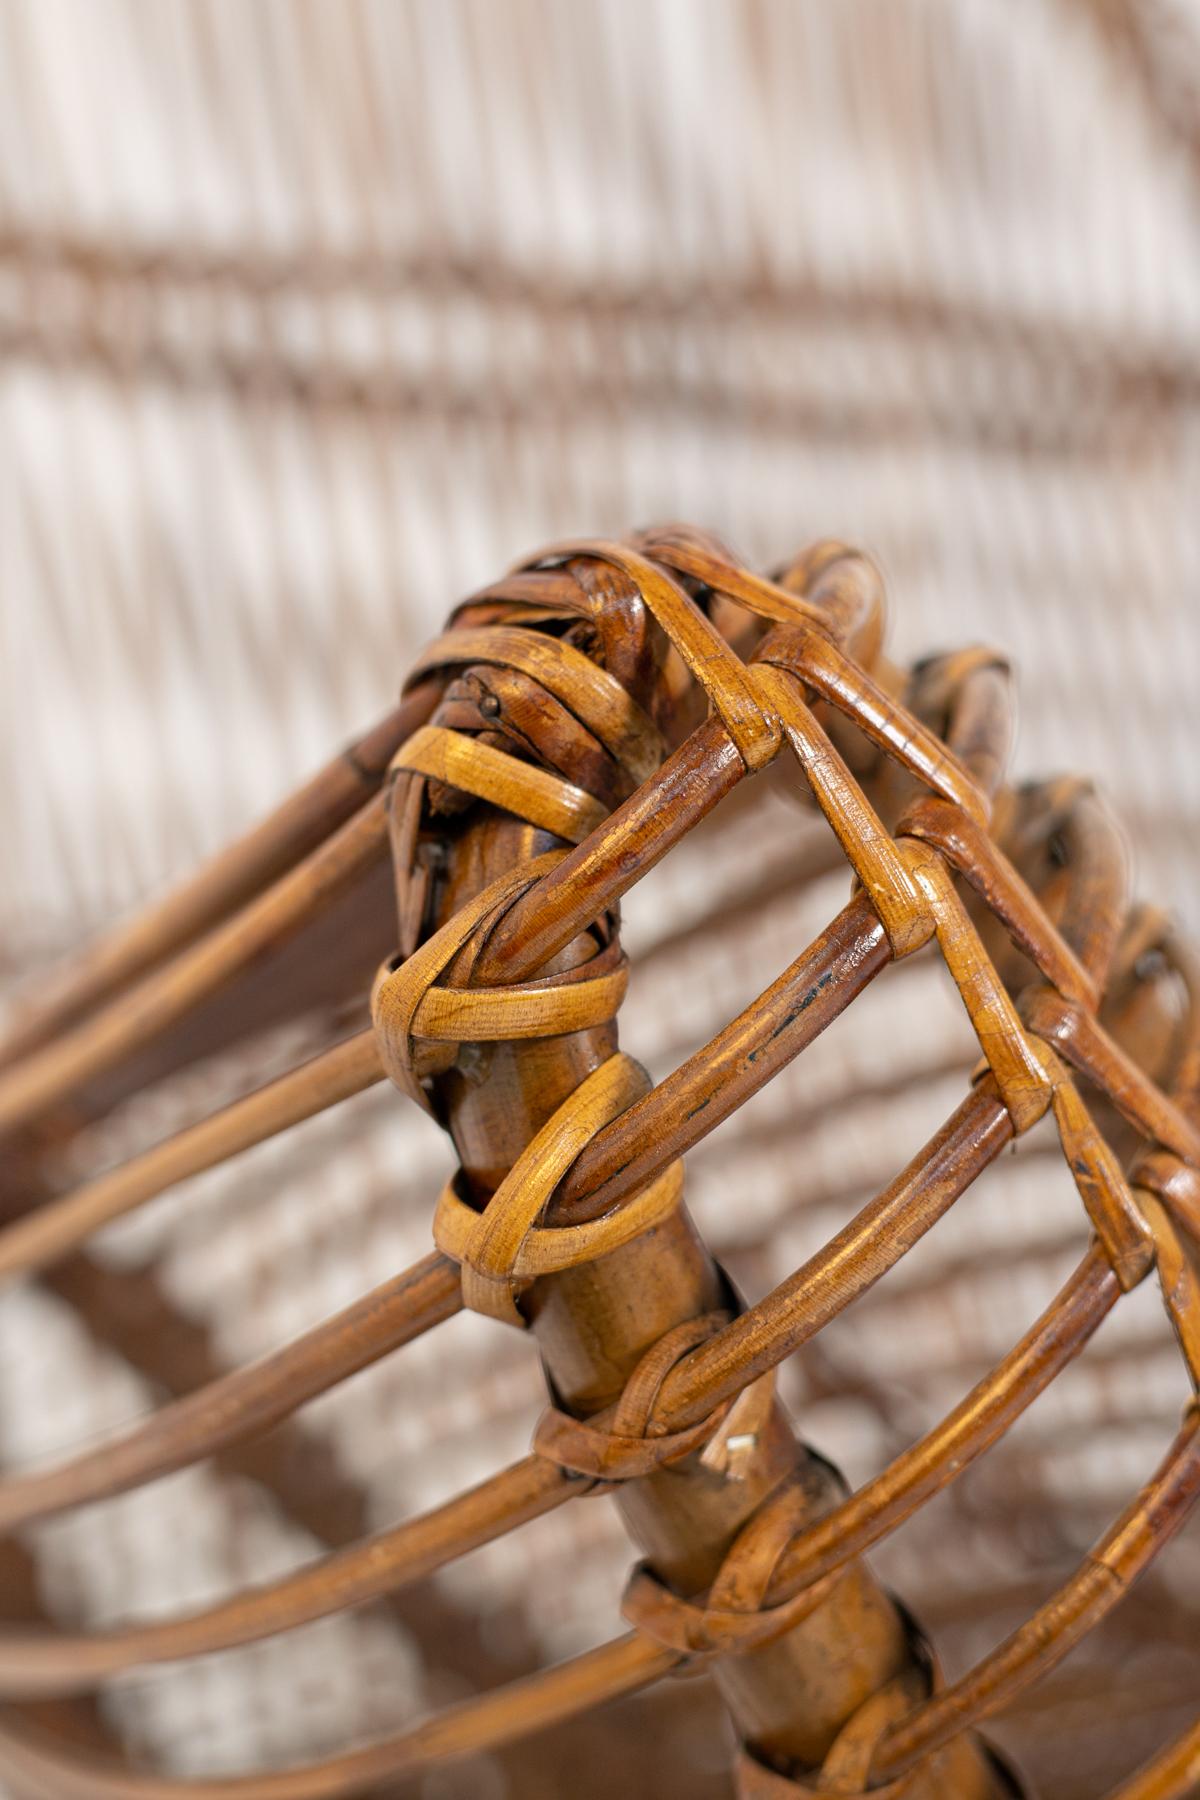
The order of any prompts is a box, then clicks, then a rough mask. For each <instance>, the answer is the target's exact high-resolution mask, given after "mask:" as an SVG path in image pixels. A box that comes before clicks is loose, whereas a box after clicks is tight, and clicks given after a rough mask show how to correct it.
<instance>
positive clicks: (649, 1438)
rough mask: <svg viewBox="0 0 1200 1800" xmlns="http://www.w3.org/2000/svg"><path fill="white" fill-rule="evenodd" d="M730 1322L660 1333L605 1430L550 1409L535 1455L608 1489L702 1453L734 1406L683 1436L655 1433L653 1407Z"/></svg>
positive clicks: (722, 1319)
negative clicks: (668, 1383)
mask: <svg viewBox="0 0 1200 1800" xmlns="http://www.w3.org/2000/svg"><path fill="white" fill-rule="evenodd" d="M549 1235H551V1236H553V1235H554V1234H553V1233H550V1234H549ZM728 1322H729V1315H728V1313H724V1312H714V1313H704V1314H702V1315H701V1316H700V1317H699V1318H697V1319H686V1320H685V1321H684V1322H683V1324H682V1325H677V1326H675V1328H674V1329H673V1330H671V1331H668V1332H666V1333H664V1335H663V1336H662V1337H660V1338H659V1340H658V1342H657V1343H656V1344H652V1345H651V1347H650V1349H649V1350H647V1351H646V1354H645V1355H644V1356H643V1357H642V1359H641V1361H640V1362H639V1363H638V1364H637V1367H636V1368H635V1369H634V1370H633V1373H632V1374H631V1375H630V1377H629V1379H628V1380H627V1381H626V1383H625V1387H624V1389H623V1391H622V1394H621V1398H620V1399H619V1400H618V1402H617V1404H616V1407H615V1409H614V1411H613V1414H612V1419H611V1424H610V1425H609V1427H608V1428H607V1429H605V1428H604V1427H603V1426H601V1425H597V1424H592V1423H589V1422H588V1421H587V1420H585V1419H575V1418H572V1417H571V1415H570V1414H569V1413H565V1412H563V1411H561V1410H560V1409H559V1408H558V1407H548V1408H547V1410H546V1411H545V1412H544V1413H543V1414H542V1416H541V1418H540V1419H539V1420H538V1424H537V1429H536V1430H535V1432H534V1436H533V1448H534V1450H535V1451H536V1453H537V1454H538V1455H539V1456H544V1457H545V1458H546V1459H547V1460H548V1461H549V1462H554V1463H557V1464H558V1465H559V1467H560V1468H563V1469H567V1470H569V1471H571V1472H572V1473H573V1474H577V1475H590V1476H592V1478H593V1479H594V1480H596V1481H599V1482H604V1483H606V1484H607V1483H610V1482H619V1481H630V1480H634V1479H636V1478H637V1477H638V1476H641V1475H651V1474H653V1472H654V1470H655V1469H658V1468H661V1467H662V1466H663V1465H664V1464H665V1463H671V1462H675V1461H677V1460H678V1459H679V1458H680V1457H681V1456H686V1455H687V1454H688V1453H689V1451H693V1450H699V1449H702V1448H703V1446H704V1445H705V1444H707V1443H708V1442H709V1441H710V1440H711V1439H712V1438H713V1436H714V1435H715V1434H716V1432H717V1431H718V1430H719V1429H720V1427H721V1425H722V1424H723V1423H724V1421H725V1419H726V1418H727V1417H728V1415H729V1413H730V1411H731V1410H732V1407H733V1405H734V1404H735V1403H734V1402H733V1401H727V1402H725V1403H724V1404H723V1405H721V1406H718V1407H717V1408H715V1410H714V1411H713V1412H711V1413H709V1414H708V1415H707V1416H706V1417H705V1418H703V1419H700V1420H698V1421H697V1423H696V1424H695V1425H690V1426H688V1427H687V1428H686V1429H685V1430H682V1431H664V1430H662V1429H661V1428H656V1427H655V1426H654V1425H653V1423H652V1422H651V1421H652V1414H653V1411H654V1403H655V1401H656V1400H657V1398H658V1393H659V1389H660V1388H661V1387H662V1384H663V1382H664V1381H665V1380H666V1378H667V1376H668V1375H669V1374H670V1372H671V1370H672V1369H673V1368H674V1367H675V1365H676V1364H677V1363H678V1362H679V1361H680V1360H681V1359H682V1358H683V1357H684V1356H686V1355H687V1353H688V1351H689V1350H694V1349H695V1348H696V1346H697V1345H698V1344H702V1343H704V1342H705V1341H706V1340H707V1339H708V1338H710V1337H712V1336H713V1335H714V1333H716V1332H718V1331H719V1330H720V1329H721V1328H722V1326H724V1325H726V1324H728Z"/></svg>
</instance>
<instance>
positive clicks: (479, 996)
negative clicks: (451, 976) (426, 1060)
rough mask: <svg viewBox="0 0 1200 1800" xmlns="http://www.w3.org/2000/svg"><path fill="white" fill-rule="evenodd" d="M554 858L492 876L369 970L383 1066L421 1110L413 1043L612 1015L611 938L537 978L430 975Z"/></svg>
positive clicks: (474, 1038) (529, 1033)
mask: <svg viewBox="0 0 1200 1800" xmlns="http://www.w3.org/2000/svg"><path fill="white" fill-rule="evenodd" d="M562 857H563V852H562V851H561V850H550V851H547V852H546V854H545V855H544V856H539V857H536V858H535V859H534V860H533V861H532V862H530V863H526V864H525V865H524V866H523V867H521V868H518V869H513V870H511V871H510V872H509V873H508V874H507V875H503V876H501V877H500V879H499V880H498V881H494V882H492V883H491V884H490V885H489V886H488V887H486V888H485V889H484V890H483V892H482V893H480V894H477V895H476V896H475V898H474V899H473V900H470V901H468V902H467V904H466V905H465V906H463V907H461V908H460V909H459V911H458V912H456V913H455V914H454V917H453V918H452V919H450V920H448V921H447V923H446V924H445V925H443V926H442V928H441V930H440V931H436V932H435V933H434V934H433V936H432V937H431V938H429V939H428V940H427V941H426V942H425V943H424V944H422V945H421V947H420V949H418V950H415V951H414V952H413V954H412V955H411V956H409V957H407V958H405V960H404V961H403V962H401V963H399V964H398V965H397V966H395V967H393V966H391V965H390V964H385V965H384V967H383V968H382V969H381V970H380V971H379V974H378V975H377V976H376V978H375V986H374V989H373V992H372V995H371V1016H372V1018H373V1020H374V1024H375V1033H376V1039H377V1041H378V1044H379V1050H380V1055H381V1057H382V1059H383V1062H384V1066H385V1067H386V1069H387V1072H388V1074H389V1076H390V1077H391V1079H392V1080H393V1081H394V1082H395V1084H396V1086H397V1087H399V1088H401V1089H403V1091H404V1092H405V1093H407V1094H410V1095H411V1096H412V1098H413V1099H414V1100H416V1101H417V1102H418V1104H419V1105H421V1106H423V1107H424V1108H425V1109H426V1111H429V1110H430V1107H429V1098H428V1096H427V1094H426V1092H425V1089H424V1086H423V1085H422V1081H421V1071H420V1067H419V1064H418V1062H417V1043H418V1040H421V1039H425V1040H427V1041H430V1042H435V1043H437V1042H440V1043H452V1044H457V1043H489V1042H498V1041H506V1040H511V1039H520V1038H536V1037H559V1036H561V1035H562V1034H563V1033H565V1032H569V1031H583V1030H586V1029H588V1028H589V1027H591V1026H594V1025H605V1024H607V1023H608V1021H609V1020H610V1019H612V1018H614V1017H615V1016H616V1012H617V1009H618V1007H619V1006H620V1004H621V1001H622V999H623V998H624V994H625V989H626V987H627V985H628V980H629V973H628V968H627V965H626V962H625V958H624V955H623V953H622V952H621V951H620V949H619V947H617V946H615V945H613V946H610V947H609V949H608V950H606V951H602V952H601V953H600V954H599V955H598V956H597V957H595V958H593V960H592V961H591V962H588V963H583V964H581V965H579V966H578V967H577V968H575V969H569V970H566V971H564V972H563V973H561V974H558V975H550V976H544V977H542V978H541V979H540V980H536V981H525V982H518V983H513V984H510V985H508V986H505V987H498V988H497V987H493V988H461V987H458V988H455V987H442V986H440V985H438V977H439V976H440V975H441V974H442V973H443V972H444V971H445V969H446V968H447V967H448V966H449V964H450V963H451V962H453V960H454V959H455V957H457V956H458V955H459V954H460V953H461V952H462V951H464V950H465V949H466V948H467V946H468V944H469V943H470V941H471V940H472V939H474V938H476V937H477V936H484V935H486V933H487V932H488V931H489V930H490V929H491V928H492V926H493V925H494V924H495V922H496V920H497V919H498V918H499V917H500V916H501V914H502V913H503V912H504V911H505V910H506V909H507V908H508V907H509V906H511V905H512V904H513V902H514V901H515V900H517V899H518V898H519V897H520V895H522V894H523V893H526V892H527V891H528V890H529V888H531V887H532V886H533V885H534V884H535V883H536V882H537V881H538V880H539V879H540V878H541V876H542V875H544V874H545V873H546V871H547V870H548V869H552V868H554V866H555V865H556V864H557V863H559V862H560V861H561V860H562Z"/></svg>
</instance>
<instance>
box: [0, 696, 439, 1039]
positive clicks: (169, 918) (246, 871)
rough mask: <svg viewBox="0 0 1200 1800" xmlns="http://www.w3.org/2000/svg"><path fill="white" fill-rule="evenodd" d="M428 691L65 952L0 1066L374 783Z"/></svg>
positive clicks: (276, 866)
mask: <svg viewBox="0 0 1200 1800" xmlns="http://www.w3.org/2000/svg"><path fill="white" fill-rule="evenodd" d="M437 697H438V688H437V684H436V683H433V682H426V683H425V684H424V685H423V686H422V687H421V688H420V689H417V688H415V687H414V688H413V689H412V690H411V691H410V692H409V693H408V694H406V696H405V698H404V699H403V701H402V702H401V703H400V705H399V706H396V707H394V708H393V709H392V710H391V711H390V712H389V713H387V714H386V715H385V716H384V717H383V718H382V719H380V720H379V722H378V724H376V725H374V726H372V727H371V728H370V730H368V731H365V732H364V733H363V734H362V736H361V737H359V738H357V739H356V740H355V741H354V743H352V744H350V745H349V746H348V747H347V748H346V749H345V750H343V751H342V752H341V753H340V754H339V755H338V756H335V757H333V758H332V759H331V760H330V761H329V762H327V763H326V764H325V766H324V767H323V768H321V769H319V770H318V771H317V773H316V774H315V775H313V776H312V777H311V778H310V779H309V780H308V781H307V782H305V784H304V785H303V787H300V788H298V789H297V790H296V792H295V793H293V794H290V795H288V797H287V798H286V799H285V800H283V801H282V802H281V804H280V805H279V806H277V807H276V808H275V809H274V811H273V812H271V813H269V814H268V815H267V816H266V817H265V818H263V819H261V820H260V821H259V822H258V823H257V824H256V825H254V826H252V827H251V828H250V830H249V831H248V832H246V833H245V834H244V836H242V837H241V838H239V839H237V840H236V842H234V843H232V844H230V845H228V846H227V847H226V848H225V849H223V850H221V851H220V852H219V853H218V854H217V855H216V856H214V857H213V858H212V860H211V861H210V862H207V863H205V864H203V865H202V867H201V868H199V869H198V870H197V871H196V872H195V874H194V875H192V876H191V877H190V878H189V879H188V880H187V881H186V882H184V883H183V884H182V885H181V886H180V887H178V888H176V889H174V890H173V891H172V892H171V893H169V894H167V895H166V896H165V897H164V898H163V899H162V900H160V901H158V902H156V903H155V904H152V905H151V906H149V907H147V908H146V909H145V910H144V911H142V912H139V913H138V914H137V915H136V916H135V917H134V918H133V919H132V920H130V921H129V922H128V923H127V924H123V925H118V926H117V927H115V928H114V929H113V930H112V931H110V932H108V933H107V934H106V935H105V936H103V937H101V938H99V939H98V940H97V941H96V942H95V943H94V944H91V945H89V947H88V948H87V949H86V950H85V951H83V952H82V953H81V955H80V956H78V957H77V958H74V959H72V960H71V961H70V962H69V963H68V964H67V965H66V967H65V969H64V970H63V971H62V973H61V975H60V976H58V977H56V978H54V980H53V982H52V991H51V992H48V993H47V992H41V993H39V994H38V995H37V997H36V999H34V1000H31V1001H30V1003H29V1004H28V1006H27V1007H25V1008H24V1009H23V1010H22V1011H21V1013H20V1014H19V1016H18V1018H17V1019H16V1021H15V1022H14V1025H13V1027H12V1029H11V1030H10V1031H9V1032H8V1034H7V1035H6V1037H5V1038H4V1041H3V1043H2V1044H0V1069H2V1068H5V1067H7V1066H8V1065H10V1064H12V1063H14V1062H16V1061H17V1059H18V1058H20V1057H25V1056H29V1055H30V1054H31V1053H32V1052H33V1051H34V1050H38V1049H40V1048H41V1047H42V1046H43V1045H44V1044H46V1043H47V1042H48V1041H49V1040H50V1039H51V1038H52V1037H54V1036H55V1035H56V1034H57V1033H58V1032H61V1031H64V1030H67V1029H69V1028H71V1027H72V1026H73V1025H75V1024H77V1023H78V1022H79V1019H80V1017H81V1015H82V1014H84V1013H88V1012H91V1011H93V1010H94V1009H95V1008H96V1007H97V1006H99V1005H101V1004H102V1003H103V1002H105V1001H107V1000H111V999H112V998H113V997H114V996H115V995H116V994H117V993H118V992H119V991H120V990H121V989H122V988H125V987H128V986H129V985H130V983H132V982H133V981H135V980H137V979H138V978H139V977H140V976H142V975H146V974H148V973H149V971H150V970H151V969H153V968H156V967H157V966H158V965H159V964H160V963H163V962H165V961H166V960H167V958H168V957H170V956H173V955H175V954H177V952H179V951H180V950H182V949H184V948H185V947H186V946H187V945H188V944H189V943H192V942H193V941H194V940H195V939H196V938H198V937H199V936H200V935H201V934H202V933H203V932H205V931H209V930H211V929H212V927H213V926H215V925H218V924H219V923H220V922H221V920H222V919H225V918H227V917H228V916H229V915H230V914H231V913H232V912H234V911H236V909H237V908H238V907H240V906H245V905H246V904H247V903H248V902H249V901H251V900H252V899H253V898H254V897H255V895H256V894H258V893H260V892H261V891H262V889H263V888H264V887H266V886H267V885H268V884H269V883H270V882H272V881H276V880H278V879H279V878H280V877H281V876H282V875H284V874H285V873H286V872H287V870H288V869H289V868H290V867H291V866H292V864H293V863H295V862H297V861H299V860H300V859H301V858H303V857H306V856H308V855H310V854H311V852H312V851H314V850H315V849H317V847H318V846H319V845H320V844H321V843H322V841H323V840H324V839H325V838H327V837H328V836H329V835H330V833H331V832H333V831H336V830H337V828H338V826H340V825H342V824H344V823H345V821H346V820H347V819H348V818H349V816H350V814H351V813H352V812H354V810H355V809H356V808H357V807H359V806H361V805H362V803H363V801H364V800H366V799H368V798H369V797H370V795H371V793H372V792H373V791H374V790H375V789H376V788H377V787H378V786H379V784H380V782H381V781H382V779H383V776H384V772H385V770H386V769H387V765H388V763H389V762H390V760H391V758H392V756H393V754H394V752H395V751H396V750H398V749H399V747H400V745H401V744H402V743H403V742H404V740H405V738H406V737H408V736H409V734H410V733H411V732H413V731H415V730H416V728H417V727H418V726H419V725H422V724H424V722H425V720H426V718H427V717H428V716H429V714H430V713H431V712H432V711H433V708H434V705H435V704H436V702H437Z"/></svg>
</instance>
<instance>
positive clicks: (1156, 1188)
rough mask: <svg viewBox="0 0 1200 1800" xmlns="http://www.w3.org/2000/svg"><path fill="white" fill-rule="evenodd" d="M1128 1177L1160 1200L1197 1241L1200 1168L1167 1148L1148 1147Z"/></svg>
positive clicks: (1198, 1241)
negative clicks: (1150, 1148) (1154, 1148)
mask: <svg viewBox="0 0 1200 1800" xmlns="http://www.w3.org/2000/svg"><path fill="white" fill-rule="evenodd" d="M1131 1179H1132V1181H1133V1182H1134V1183H1135V1184H1136V1186H1138V1187H1140V1188H1145V1189H1146V1191H1147V1192H1148V1193H1151V1194H1153V1195H1155V1196H1156V1198H1157V1199H1159V1200H1161V1201H1162V1203H1163V1205H1164V1206H1165V1207H1166V1209H1167V1211H1168V1212H1169V1213H1170V1214H1171V1216H1172V1217H1173V1218H1174V1219H1175V1220H1177V1222H1178V1223H1179V1224H1180V1225H1182V1226H1183V1228H1184V1230H1185V1231H1187V1232H1188V1233H1189V1235H1190V1236H1191V1237H1192V1238H1193V1239H1195V1241H1196V1242H1197V1243H1198V1244H1200V1169H1198V1168H1197V1167H1196V1166H1195V1164H1194V1163H1189V1162H1185V1161H1184V1159H1183V1158H1182V1157H1181V1156H1176V1155H1175V1154H1174V1153H1173V1152H1172V1151H1170V1150H1151V1151H1148V1152H1147V1153H1146V1154H1145V1155H1143V1156H1140V1157H1139V1158H1138V1159H1137V1161H1136V1162H1135V1163H1134V1166H1133V1169H1132V1171H1131Z"/></svg>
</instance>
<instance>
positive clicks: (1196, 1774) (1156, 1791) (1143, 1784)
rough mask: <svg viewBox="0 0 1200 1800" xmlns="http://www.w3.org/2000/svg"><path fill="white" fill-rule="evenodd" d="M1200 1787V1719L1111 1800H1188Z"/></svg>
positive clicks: (1121, 1786) (1121, 1787)
mask: <svg viewBox="0 0 1200 1800" xmlns="http://www.w3.org/2000/svg"><path fill="white" fill-rule="evenodd" d="M1198 1785H1200V1719H1197V1721H1196V1723H1195V1724H1194V1725H1193V1726H1192V1727H1191V1729H1190V1730H1189V1731H1185V1732H1184V1733H1183V1735H1182V1736H1181V1737H1178V1738H1176V1739H1175V1742H1174V1743H1173V1744H1168V1745H1167V1747H1166V1749H1165V1750H1160V1751H1159V1753H1158V1755H1157V1756H1156V1757H1154V1758H1152V1760H1151V1761H1150V1762H1148V1763H1147V1764H1146V1765H1145V1767H1144V1768H1141V1769H1139V1770H1138V1771H1137V1773H1136V1774H1135V1775H1132V1776H1131V1777H1130V1778H1129V1780H1128V1781H1123V1782H1122V1783H1121V1785H1120V1787H1117V1788H1114V1789H1113V1791H1112V1793H1111V1794H1110V1795H1109V1797H1108V1800H1188V1796H1189V1795H1190V1794H1193V1793H1194V1792H1195V1790H1196V1788H1197V1786H1198Z"/></svg>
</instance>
